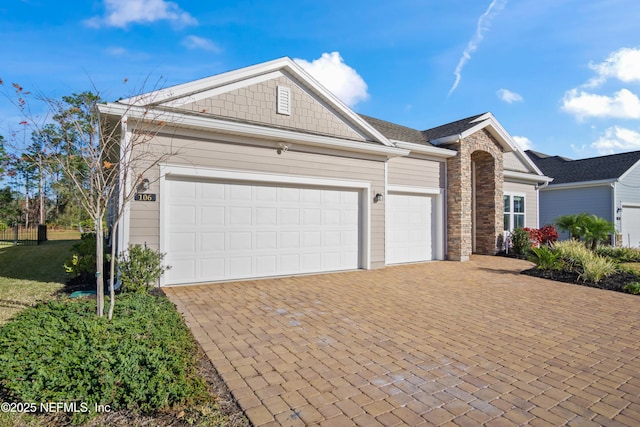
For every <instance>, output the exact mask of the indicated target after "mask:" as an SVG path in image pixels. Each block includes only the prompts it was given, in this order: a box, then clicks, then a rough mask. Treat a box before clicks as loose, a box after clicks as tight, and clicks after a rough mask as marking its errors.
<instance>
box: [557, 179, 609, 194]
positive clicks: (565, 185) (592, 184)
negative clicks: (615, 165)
mask: <svg viewBox="0 0 640 427" xmlns="http://www.w3.org/2000/svg"><path fill="white" fill-rule="evenodd" d="M616 182H618V178H614V179H601V180H598V181H581V182H564V183H562V184H552V185H549V186H548V187H545V191H552V190H566V189H571V188H589V187H602V186H606V185H612V184H615V183H616Z"/></svg>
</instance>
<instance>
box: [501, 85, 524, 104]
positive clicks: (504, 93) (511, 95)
mask: <svg viewBox="0 0 640 427" xmlns="http://www.w3.org/2000/svg"><path fill="white" fill-rule="evenodd" d="M496 93H497V94H498V98H500V99H501V100H503V101H504V102H506V103H507V104H513V103H514V102H522V101H524V99H523V98H522V95H520V94H519V93H515V92H511V91H510V90H509V89H499V90H498V91H497V92H496Z"/></svg>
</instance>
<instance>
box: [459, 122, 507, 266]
mask: <svg viewBox="0 0 640 427" xmlns="http://www.w3.org/2000/svg"><path fill="white" fill-rule="evenodd" d="M447 148H451V149H453V150H456V151H457V152H458V155H456V156H455V157H451V158H449V159H448V160H447V250H448V258H449V259H450V260H455V261H467V260H468V259H469V257H470V256H471V252H472V246H473V240H472V239H473V236H472V233H473V214H474V213H473V188H472V186H473V179H472V176H471V174H472V169H471V162H472V155H473V154H474V153H476V155H475V156H474V158H477V159H478V160H479V161H478V162H477V164H476V175H477V178H478V180H480V181H481V182H478V183H477V185H476V187H477V191H478V194H477V198H478V200H482V203H478V204H477V206H476V208H477V212H476V219H477V224H476V250H477V252H478V253H482V254H494V253H496V252H497V241H498V237H499V236H500V235H501V234H502V225H503V218H502V217H503V209H504V206H503V200H502V197H503V187H504V169H503V159H502V149H501V147H500V145H499V144H498V142H497V141H496V140H495V139H494V138H493V137H492V136H491V135H490V134H489V133H488V132H487V131H486V130H484V129H483V130H480V131H478V132H476V133H474V134H473V135H471V136H469V137H467V138H464V139H463V140H462V141H459V142H457V143H455V144H451V145H449V146H448V147H447ZM491 159H493V161H491ZM492 164H493V167H491V165H492ZM491 169H492V170H491ZM491 181H493V182H491ZM490 200H492V201H493V203H491V202H490Z"/></svg>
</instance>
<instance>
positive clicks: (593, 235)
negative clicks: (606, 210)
mask: <svg viewBox="0 0 640 427" xmlns="http://www.w3.org/2000/svg"><path fill="white" fill-rule="evenodd" d="M555 223H556V225H557V226H558V227H559V228H560V229H562V230H566V231H569V232H570V233H571V238H573V239H583V240H584V241H586V242H587V243H588V244H589V245H590V246H591V249H594V250H595V248H596V246H597V245H598V243H601V242H604V241H606V240H607V239H608V238H609V236H610V235H611V234H613V233H615V226H614V225H613V223H612V222H609V221H607V220H606V219H604V218H601V217H599V216H597V215H589V214H587V213H584V212H583V213H580V214H574V215H564V216H560V217H558V218H556V220H555Z"/></svg>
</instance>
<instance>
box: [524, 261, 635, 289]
mask: <svg viewBox="0 0 640 427" xmlns="http://www.w3.org/2000/svg"><path fill="white" fill-rule="evenodd" d="M522 274H526V275H527V276H533V277H540V278H542V279H548V280H555V281H557V282H565V283H573V284H576V285H582V286H588V287H591V288H598V289H606V290H609V291H616V292H624V293H629V292H628V291H627V290H625V286H627V285H629V284H631V283H634V282H638V281H639V280H640V278H639V277H638V275H636V274H633V273H629V272H626V271H619V272H616V273H613V274H611V275H610V276H608V277H605V278H604V279H602V280H600V281H599V282H592V281H584V280H581V279H580V274H579V273H577V272H575V271H566V270H541V269H539V268H537V267H533V268H530V269H528V270H524V271H522Z"/></svg>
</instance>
